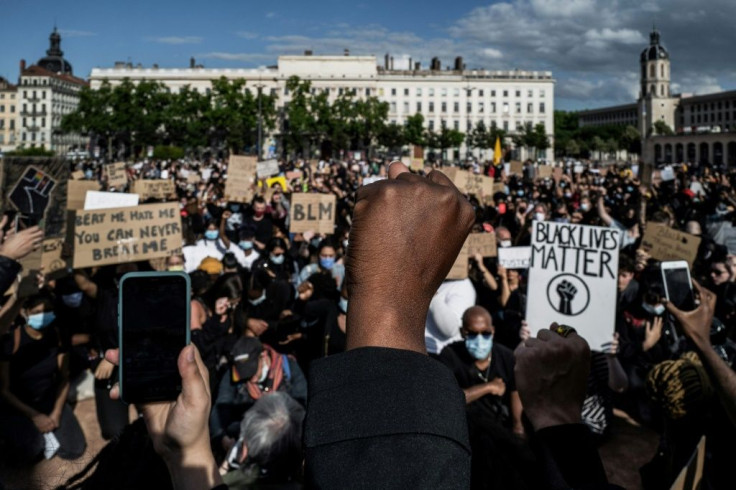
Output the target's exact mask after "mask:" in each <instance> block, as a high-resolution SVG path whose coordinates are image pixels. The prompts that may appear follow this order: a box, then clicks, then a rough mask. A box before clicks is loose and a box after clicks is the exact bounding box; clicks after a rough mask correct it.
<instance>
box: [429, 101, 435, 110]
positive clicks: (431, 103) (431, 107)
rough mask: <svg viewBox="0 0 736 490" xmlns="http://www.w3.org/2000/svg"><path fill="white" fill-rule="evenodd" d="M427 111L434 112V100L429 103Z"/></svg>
mask: <svg viewBox="0 0 736 490" xmlns="http://www.w3.org/2000/svg"><path fill="white" fill-rule="evenodd" d="M429 112H434V102H430V103H429Z"/></svg>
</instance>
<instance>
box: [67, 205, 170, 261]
mask: <svg viewBox="0 0 736 490" xmlns="http://www.w3.org/2000/svg"><path fill="white" fill-rule="evenodd" d="M67 243H69V244H71V245H72V249H73V259H72V262H73V265H74V267H75V268H81V267H93V266H98V265H107V264H121V263H124V262H137V261H139V260H148V259H154V258H158V257H167V256H169V255H172V254H173V253H177V252H178V251H180V250H181V246H182V229H181V215H180V214H179V204H178V203H175V202H170V203H161V204H144V205H141V206H135V207H129V208H115V209H102V210H93V211H70V212H69V226H68V227H67Z"/></svg>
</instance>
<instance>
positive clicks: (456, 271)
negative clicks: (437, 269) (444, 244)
mask: <svg viewBox="0 0 736 490" xmlns="http://www.w3.org/2000/svg"><path fill="white" fill-rule="evenodd" d="M469 262H470V255H469V253H468V242H467V240H466V241H465V243H464V244H463V248H461V249H460V253H459V254H457V258H456V259H455V263H453V264H452V269H450V272H449V273H448V274H447V279H466V278H467V277H468V264H469Z"/></svg>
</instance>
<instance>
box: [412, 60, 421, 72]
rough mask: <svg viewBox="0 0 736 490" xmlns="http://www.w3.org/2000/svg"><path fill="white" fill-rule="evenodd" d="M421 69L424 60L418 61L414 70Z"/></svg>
mask: <svg viewBox="0 0 736 490" xmlns="http://www.w3.org/2000/svg"><path fill="white" fill-rule="evenodd" d="M421 69H422V62H421V61H417V62H416V63H414V70H416V71H419V70H421Z"/></svg>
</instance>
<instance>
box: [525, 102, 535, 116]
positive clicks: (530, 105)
mask: <svg viewBox="0 0 736 490" xmlns="http://www.w3.org/2000/svg"><path fill="white" fill-rule="evenodd" d="M526 112H528V113H529V114H531V113H532V112H534V104H533V103H531V102H529V103H528V104H527V105H526Z"/></svg>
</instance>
